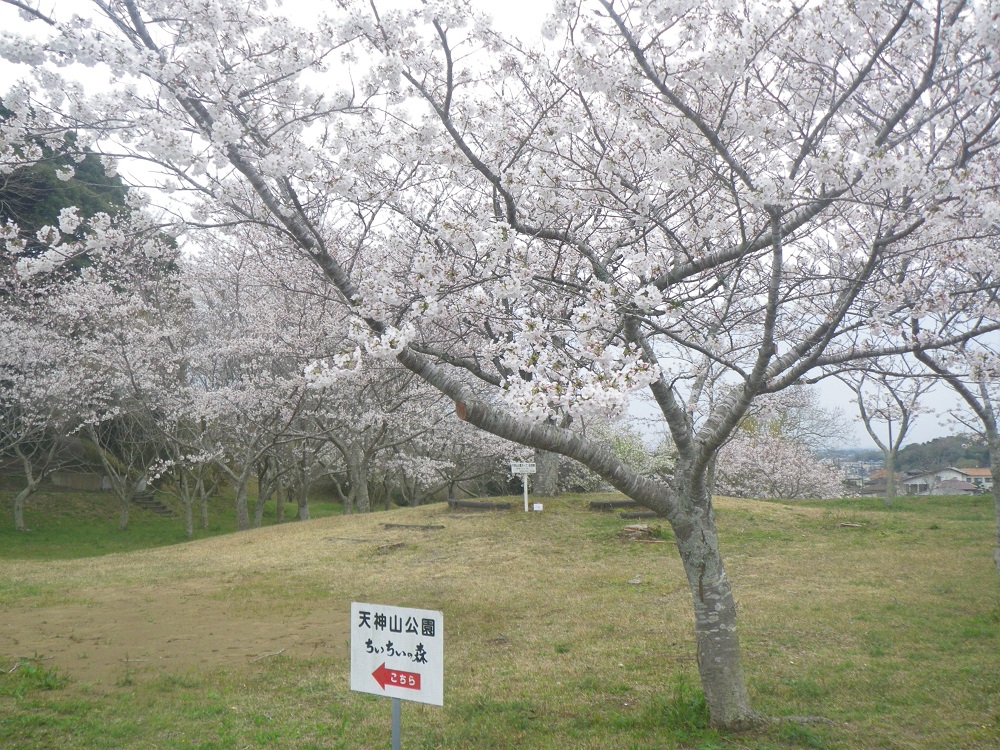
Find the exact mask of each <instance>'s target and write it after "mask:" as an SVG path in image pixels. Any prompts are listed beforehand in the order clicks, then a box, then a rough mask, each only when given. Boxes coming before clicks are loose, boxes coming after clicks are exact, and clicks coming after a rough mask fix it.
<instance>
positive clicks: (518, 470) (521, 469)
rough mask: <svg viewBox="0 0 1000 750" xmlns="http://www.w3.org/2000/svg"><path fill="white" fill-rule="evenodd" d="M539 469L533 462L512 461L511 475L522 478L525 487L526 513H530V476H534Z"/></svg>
mask: <svg viewBox="0 0 1000 750" xmlns="http://www.w3.org/2000/svg"><path fill="white" fill-rule="evenodd" d="M537 470H538V469H537V467H536V466H535V464H534V462H531V461H512V462H511V464H510V473H511V474H517V475H518V476H520V477H521V484H522V485H523V486H524V512H525V513H527V512H528V475H529V474H534V473H535V472H536V471H537Z"/></svg>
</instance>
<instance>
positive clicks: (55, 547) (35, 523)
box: [0, 480, 343, 596]
mask: <svg viewBox="0 0 1000 750" xmlns="http://www.w3.org/2000/svg"><path fill="white" fill-rule="evenodd" d="M4 490H6V492H4ZM14 492H15V488H14V485H12V484H11V482H10V480H6V482H4V483H0V498H3V499H4V502H3V503H2V505H0V508H2V511H3V512H2V513H0V560H2V559H8V560H15V559H16V560H71V559H76V558H81V557H97V556H100V555H109V554H114V553H118V552H132V551H136V550H143V549H152V548H154V547H162V546H167V545H171V544H181V543H183V542H186V541H188V540H187V538H186V537H185V535H184V522H183V520H182V519H181V518H180V517H177V518H164V517H161V516H158V515H156V514H154V513H151V512H149V511H147V510H144V509H142V508H140V507H139V506H132V508H131V509H130V511H129V523H128V527H127V528H126V529H125V530H124V531H119V530H118V501H117V500H116V499H115V498H114V497H113V496H112V495H110V494H109V493H106V492H77V491H63V490H59V489H54V488H50V489H48V490H47V491H42V492H38V493H36V494H35V495H34V496H32V497H31V498H29V500H28V502H27V503H26V508H25V525H26V526H27V527H28V531H24V532H19V531H15V529H14V522H13V516H12V513H13V511H12V509H11V506H10V499H9V498H12V497H13V495H14ZM162 499H163V501H164V502H165V504H167V505H168V506H169V507H172V508H173V509H174V510H175V512H177V513H178V516H179V514H180V512H181V506H180V503H178V502H176V501H173V500H171V499H170V498H169V497H166V496H164V497H163V498H162ZM250 502H251V504H252V503H253V502H254V501H253V499H251V501H250ZM309 510H310V514H311V516H312V517H313V518H327V517H329V516H331V515H338V514H340V513H342V512H343V510H342V507H341V506H340V504H339V503H334V502H331V501H328V500H319V501H312V502H310V504H309ZM251 513H252V506H251ZM295 513H296V508H295V506H294V504H288V503H286V505H285V521H286V522H294V521H296V520H297V519H296V516H295ZM275 516H276V511H275V504H274V502H273V501H272V502H270V503H268V504H266V505H265V506H264V516H263V523H262V525H264V526H269V525H272V524H274V523H275ZM235 530H236V515H235V509H234V505H233V499H232V497H231V496H228V495H223V496H222V497H215V498H212V499H211V500H210V501H209V517H208V527H207V528H202V527H201V519H200V511H199V510H198V509H195V524H194V536H193V538H194V539H206V538H209V537H214V536H219V535H220V534H229V533H232V532H233V531H235ZM0 587H2V583H0ZM0 596H2V590H0Z"/></svg>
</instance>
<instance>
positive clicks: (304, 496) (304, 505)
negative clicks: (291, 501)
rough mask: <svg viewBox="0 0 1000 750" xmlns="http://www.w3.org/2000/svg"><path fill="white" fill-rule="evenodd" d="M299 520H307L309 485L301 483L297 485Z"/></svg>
mask: <svg viewBox="0 0 1000 750" xmlns="http://www.w3.org/2000/svg"><path fill="white" fill-rule="evenodd" d="M298 506H299V520H300V521H308V520H309V483H308V482H303V483H302V484H300V485H299V495H298Z"/></svg>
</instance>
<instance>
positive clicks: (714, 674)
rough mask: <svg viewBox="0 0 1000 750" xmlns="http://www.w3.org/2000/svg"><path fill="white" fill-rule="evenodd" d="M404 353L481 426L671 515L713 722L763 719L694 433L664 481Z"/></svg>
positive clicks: (668, 406) (422, 374)
mask: <svg viewBox="0 0 1000 750" xmlns="http://www.w3.org/2000/svg"><path fill="white" fill-rule="evenodd" d="M398 359H399V361H400V362H401V363H402V364H403V365H404V366H406V367H407V368H408V369H410V370H411V371H412V372H414V373H415V374H417V375H419V376H420V377H421V378H423V379H424V380H425V381H427V382H428V383H430V384H431V385H433V386H435V387H436V388H438V389H439V390H441V391H442V392H443V393H446V394H448V395H449V396H450V397H451V398H452V399H453V400H454V401H456V402H461V403H462V404H463V413H464V418H465V419H466V420H467V421H468V422H470V423H471V424H473V425H475V426H476V427H479V428H480V429H483V430H486V431H487V432H490V433H492V434H494V435H497V436H499V437H502V438H505V439H507V440H511V441H513V442H515V443H520V444H521V445H531V446H533V447H535V448H536V449H537V448H541V449H545V450H552V451H557V452H559V453H561V454H563V455H565V456H568V457H569V458H573V459H575V460H577V461H579V462H580V463H582V464H583V465H584V466H587V467H588V468H590V469H591V470H593V471H595V472H596V473H598V474H600V475H601V476H602V477H604V478H605V479H606V480H608V481H609V482H610V483H611V484H612V485H613V486H614V487H615V488H616V489H618V490H619V491H620V492H622V493H624V494H625V495H626V496H627V497H629V498H631V499H633V500H636V501H638V502H639V503H641V504H642V505H645V506H646V507H648V508H650V509H652V510H655V511H657V512H658V513H660V514H662V515H664V516H665V517H666V518H667V520H668V521H669V522H670V525H671V527H672V529H673V531H674V535H675V537H676V538H677V545H678V550H679V552H680V555H681V560H682V561H683V564H684V571H685V574H686V575H687V579H688V585H689V588H690V590H691V597H692V599H693V601H694V613H695V643H696V647H697V653H698V670H699V673H700V676H701V682H702V688H703V690H704V691H705V698H706V700H707V702H708V710H709V714H710V717H711V722H712V724H713V725H715V726H719V727H727V728H733V729H738V728H741V727H745V726H746V725H748V724H752V723H754V722H756V721H757V715H756V714H755V713H754V711H753V709H751V708H750V698H749V695H748V693H747V688H746V679H745V677H744V675H743V666H742V662H741V657H740V643H739V635H738V632H737V629H736V602H735V600H734V599H733V593H732V590H731V588H730V584H729V579H728V577H727V576H726V571H725V568H724V567H723V564H722V557H721V556H720V554H719V541H718V534H717V531H716V527H715V518H714V516H713V514H712V503H711V499H710V497H709V495H708V492H707V489H706V480H707V476H706V475H707V473H708V461H707V460H706V461H704V462H703V464H702V466H701V469H700V471H699V472H698V473H697V474H696V473H695V469H693V468H692V462H693V461H694V459H695V457H696V456H697V452H698V448H697V446H695V445H694V444H693V442H692V441H690V440H686V441H683V442H682V441H678V451H680V452H682V453H683V452H685V451H686V452H687V453H688V455H689V458H687V459H685V461H684V462H682V461H680V460H678V465H677V467H676V468H675V472H674V477H673V479H672V480H671V481H670V484H669V485H665V484H663V483H661V482H660V481H658V480H656V479H653V478H649V477H644V476H642V475H640V474H638V473H637V472H635V471H633V470H631V469H630V468H629V467H627V466H626V465H625V464H624V463H623V462H622V461H620V460H619V459H617V458H616V457H615V456H614V454H612V453H611V451H609V450H607V448H606V447H604V446H602V445H600V444H598V443H594V442H592V441H590V440H588V439H587V438H586V437H585V436H582V435H579V434H573V433H569V432H568V431H565V430H559V429H557V428H553V427H550V426H547V425H540V424H531V423H528V422H525V421H521V420H519V419H517V418H516V417H513V416H511V415H509V414H506V413H505V412H503V411H502V410H499V409H496V408H493V407H492V406H491V405H489V404H486V403H483V402H479V401H476V400H475V399H473V398H472V396H471V394H469V393H468V391H466V389H465V388H464V387H463V385H462V384H461V383H460V382H459V381H458V380H457V379H455V378H452V377H451V376H450V374H448V373H446V372H444V371H442V370H440V369H438V368H437V367H435V366H434V364H433V363H431V362H430V361H429V360H427V359H424V358H423V357H421V356H420V355H418V354H416V353H414V352H412V351H411V350H409V349H404V350H403V351H402V352H401V353H400V354H399V355H398ZM654 395H655V394H654ZM663 399H664V403H665V404H666V405H665V406H664V407H663V408H664V410H665V411H669V410H671V409H672V410H674V412H671V413H672V414H674V416H676V413H675V412H676V408H677V407H676V406H675V405H674V404H673V403H672V402H670V401H669V399H668V398H667V397H666V396H664V397H663ZM677 418H678V419H680V417H677ZM720 429H721V428H720ZM705 450H711V449H705ZM713 452H714V451H713ZM709 458H710V457H709ZM685 463H686V464H687V465H686V466H685V465H684V464H685Z"/></svg>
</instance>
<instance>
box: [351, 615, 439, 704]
mask: <svg viewBox="0 0 1000 750" xmlns="http://www.w3.org/2000/svg"><path fill="white" fill-rule="evenodd" d="M443 623H444V618H443V615H442V614H441V613H440V612H435V611H431V610H419V609H409V608H403V607H392V606H388V605H379V604H362V603H358V602H355V603H353V604H352V605H351V689H352V690H358V691H361V692H366V693H373V694H375V695H385V696H388V697H392V698H402V699H404V700H412V701H419V702H422V703H433V704H436V705H439V706H440V705H443V698H444V690H443V683H444V669H443V663H444V643H443V640H444V633H443Z"/></svg>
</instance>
